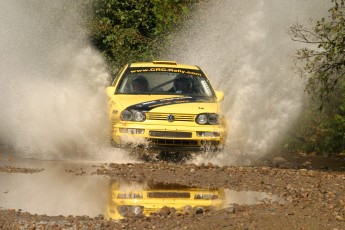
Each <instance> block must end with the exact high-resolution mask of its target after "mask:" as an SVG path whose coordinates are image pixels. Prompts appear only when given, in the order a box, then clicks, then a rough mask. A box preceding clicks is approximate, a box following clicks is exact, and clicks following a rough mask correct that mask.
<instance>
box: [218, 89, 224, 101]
mask: <svg viewBox="0 0 345 230" xmlns="http://www.w3.org/2000/svg"><path fill="white" fill-rule="evenodd" d="M216 97H217V101H222V100H223V99H224V92H223V91H216Z"/></svg>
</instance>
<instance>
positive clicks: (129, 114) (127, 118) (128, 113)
mask: <svg viewBox="0 0 345 230" xmlns="http://www.w3.org/2000/svg"><path fill="white" fill-rule="evenodd" d="M132 117H133V115H132V112H131V111H129V110H124V111H122V113H121V119H122V120H124V121H130V120H132Z"/></svg>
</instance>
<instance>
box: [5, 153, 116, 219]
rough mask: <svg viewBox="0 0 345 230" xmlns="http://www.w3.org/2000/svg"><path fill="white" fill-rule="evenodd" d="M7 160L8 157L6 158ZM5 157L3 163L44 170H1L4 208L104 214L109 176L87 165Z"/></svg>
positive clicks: (68, 213) (27, 210)
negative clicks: (101, 174) (14, 171)
mask: <svg viewBox="0 0 345 230" xmlns="http://www.w3.org/2000/svg"><path fill="white" fill-rule="evenodd" d="M6 159H7V160H6ZM9 159H10V161H8V158H5V159H3V160H1V161H0V166H4V165H6V166H13V167H16V168H17V167H20V168H38V169H44V170H43V171H40V172H38V173H5V172H3V173H0V183H1V186H0V187H1V190H0V207H2V208H11V209H12V208H13V209H21V210H23V211H26V212H30V213H32V214H47V215H64V216H65V215H89V216H97V215H99V214H103V212H104V209H105V205H106V203H107V197H108V185H109V182H108V179H106V178H104V177H101V176H97V175H91V168H92V167H91V166H90V165H87V164H81V163H74V162H62V161H35V160H31V159H12V158H9Z"/></svg>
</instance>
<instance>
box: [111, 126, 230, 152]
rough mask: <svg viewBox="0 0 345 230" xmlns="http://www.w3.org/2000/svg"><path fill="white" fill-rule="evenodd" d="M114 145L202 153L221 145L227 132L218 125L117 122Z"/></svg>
mask: <svg viewBox="0 0 345 230" xmlns="http://www.w3.org/2000/svg"><path fill="white" fill-rule="evenodd" d="M112 139H113V143H114V144H115V145H117V146H119V147H123V148H126V147H130V148H133V147H143V148H148V149H160V150H172V151H174V150H178V151H202V150H208V149H212V150H218V149H221V148H222V147H223V146H224V143H225V139H226V133H225V128H224V127H222V126H220V125H194V126H186V125H184V126H182V125H170V126H162V125H147V124H138V123H124V124H122V123H120V124H116V125H114V126H113V130H112Z"/></svg>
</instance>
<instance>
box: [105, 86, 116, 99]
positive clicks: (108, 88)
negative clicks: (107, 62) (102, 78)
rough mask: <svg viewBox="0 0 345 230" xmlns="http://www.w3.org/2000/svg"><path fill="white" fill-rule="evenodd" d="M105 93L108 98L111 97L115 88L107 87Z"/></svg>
mask: <svg viewBox="0 0 345 230" xmlns="http://www.w3.org/2000/svg"><path fill="white" fill-rule="evenodd" d="M105 92H106V94H107V96H108V97H111V96H113V95H114V93H115V87H107V88H106V89H105Z"/></svg>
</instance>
